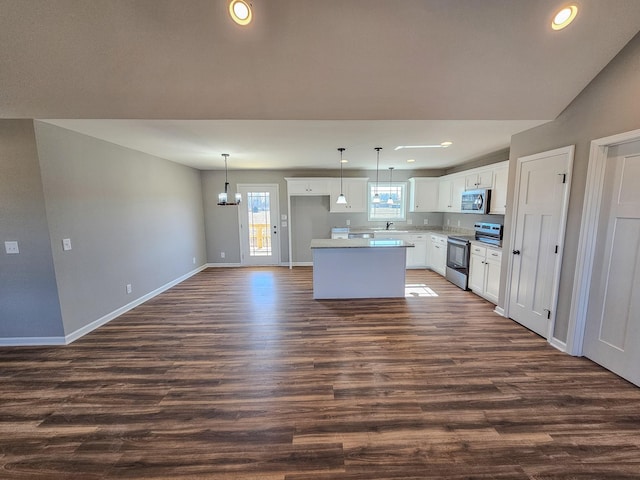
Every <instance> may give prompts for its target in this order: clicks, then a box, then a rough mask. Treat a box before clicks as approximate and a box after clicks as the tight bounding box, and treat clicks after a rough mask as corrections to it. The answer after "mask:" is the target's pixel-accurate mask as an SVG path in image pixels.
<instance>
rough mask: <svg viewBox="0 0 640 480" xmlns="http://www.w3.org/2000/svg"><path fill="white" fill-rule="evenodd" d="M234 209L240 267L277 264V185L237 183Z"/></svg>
mask: <svg viewBox="0 0 640 480" xmlns="http://www.w3.org/2000/svg"><path fill="white" fill-rule="evenodd" d="M238 192H240V194H241V195H242V202H241V203H240V205H239V207H238V219H239V224H240V254H241V263H242V264H243V265H279V264H280V241H279V235H280V234H279V232H278V230H279V228H278V220H279V218H280V212H279V208H278V205H279V201H278V185H277V184H260V185H256V184H251V185H249V184H244V185H243V184H240V185H238Z"/></svg>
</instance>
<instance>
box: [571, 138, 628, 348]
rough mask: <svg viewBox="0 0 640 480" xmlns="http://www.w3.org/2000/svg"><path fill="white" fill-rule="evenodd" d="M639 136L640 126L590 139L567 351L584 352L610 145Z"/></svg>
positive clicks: (626, 141)
mask: <svg viewBox="0 0 640 480" xmlns="http://www.w3.org/2000/svg"><path fill="white" fill-rule="evenodd" d="M637 140H640V130H632V131H629V132H625V133H620V134H617V135H611V136H608V137H603V138H598V139H596V140H592V141H591V149H590V152H589V166H588V170H587V183H586V187H585V191H584V204H583V207H582V220H581V222H580V238H579V240H578V252H577V258H578V259H581V260H582V261H578V262H576V270H575V275H574V278H573V291H572V294H571V310H570V311H569V328H568V331H567V347H566V351H567V353H569V354H571V355H576V356H582V355H583V346H584V333H585V329H586V327H587V311H588V306H589V290H590V288H591V280H592V276H593V264H594V257H595V251H596V239H597V236H598V235H597V233H598V232H597V230H598V219H599V218H600V208H601V206H602V194H603V193H604V192H603V186H604V180H605V166H606V163H607V159H608V156H609V148H610V147H614V146H616V145H621V144H623V143H630V142H635V141H637Z"/></svg>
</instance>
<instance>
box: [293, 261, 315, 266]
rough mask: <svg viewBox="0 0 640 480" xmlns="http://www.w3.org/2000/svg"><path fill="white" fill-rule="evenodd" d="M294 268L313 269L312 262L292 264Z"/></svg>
mask: <svg viewBox="0 0 640 480" xmlns="http://www.w3.org/2000/svg"><path fill="white" fill-rule="evenodd" d="M292 265H293V266H294V267H313V262H292Z"/></svg>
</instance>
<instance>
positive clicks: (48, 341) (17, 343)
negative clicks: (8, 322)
mask: <svg viewBox="0 0 640 480" xmlns="http://www.w3.org/2000/svg"><path fill="white" fill-rule="evenodd" d="M66 344H67V341H66V338H65V337H7V338H0V347H38V346H43V345H66Z"/></svg>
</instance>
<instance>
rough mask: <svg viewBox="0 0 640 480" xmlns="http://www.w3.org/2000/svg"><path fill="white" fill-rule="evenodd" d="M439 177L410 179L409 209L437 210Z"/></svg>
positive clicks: (412, 210) (414, 210) (415, 210)
mask: <svg viewBox="0 0 640 480" xmlns="http://www.w3.org/2000/svg"><path fill="white" fill-rule="evenodd" d="M439 184H440V182H439V179H438V178H437V177H433V178H432V177H422V178H410V179H409V188H410V191H409V211H410V212H437V211H438V191H439Z"/></svg>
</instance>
